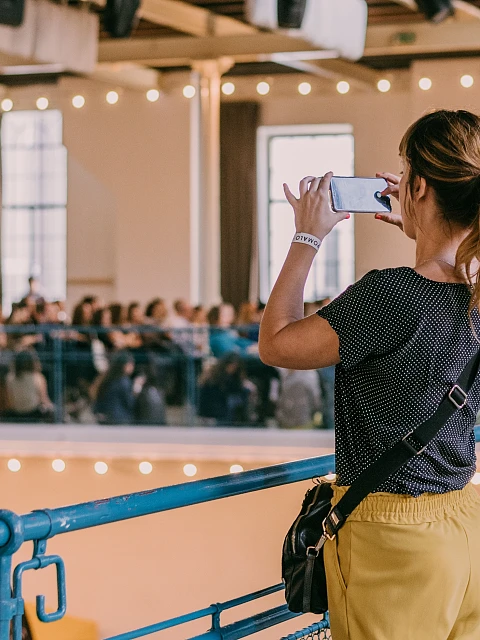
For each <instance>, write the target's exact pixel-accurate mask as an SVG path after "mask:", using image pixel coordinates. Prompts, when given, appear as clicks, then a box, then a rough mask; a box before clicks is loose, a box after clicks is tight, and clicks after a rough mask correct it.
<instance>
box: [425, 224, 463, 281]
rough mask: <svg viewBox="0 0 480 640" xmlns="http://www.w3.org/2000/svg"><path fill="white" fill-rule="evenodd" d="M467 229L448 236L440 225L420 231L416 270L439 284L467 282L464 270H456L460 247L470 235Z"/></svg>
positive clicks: (452, 231)
mask: <svg viewBox="0 0 480 640" xmlns="http://www.w3.org/2000/svg"><path fill="white" fill-rule="evenodd" d="M468 233H469V231H468V230H465V229H461V230H458V231H457V232H455V231H454V230H451V232H450V233H449V234H448V235H447V234H446V233H445V232H444V230H443V229H441V228H439V227H438V225H437V226H435V227H433V228H432V227H431V228H430V229H425V230H424V231H423V232H422V231H419V232H418V234H417V239H416V252H415V270H416V271H417V272H418V273H420V274H421V275H423V276H425V277H427V278H430V279H432V280H438V281H439V282H466V276H465V272H464V270H463V269H462V270H460V269H456V267H455V263H456V256H457V251H458V247H459V246H460V244H461V243H462V242H463V240H464V239H465V238H466V236H467V235H468Z"/></svg>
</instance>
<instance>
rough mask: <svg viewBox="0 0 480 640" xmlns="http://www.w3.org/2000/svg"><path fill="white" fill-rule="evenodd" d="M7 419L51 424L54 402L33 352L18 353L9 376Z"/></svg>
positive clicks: (7, 385)
mask: <svg viewBox="0 0 480 640" xmlns="http://www.w3.org/2000/svg"><path fill="white" fill-rule="evenodd" d="M6 387H7V406H8V412H7V416H8V417H10V418H13V419H15V420H16V421H18V422H40V421H45V422H48V421H50V420H51V419H52V417H53V403H52V401H51V400H50V398H49V397H48V391H47V381H46V379H45V376H44V375H43V374H42V372H41V366H40V361H39V359H38V357H37V355H36V354H35V352H33V351H19V352H18V353H16V354H15V357H14V360H13V371H11V372H10V373H9V374H8V375H7V384H6Z"/></svg>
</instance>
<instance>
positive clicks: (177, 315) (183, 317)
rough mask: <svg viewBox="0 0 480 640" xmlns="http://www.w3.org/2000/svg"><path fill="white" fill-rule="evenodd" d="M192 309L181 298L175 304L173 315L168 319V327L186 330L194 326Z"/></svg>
mask: <svg viewBox="0 0 480 640" xmlns="http://www.w3.org/2000/svg"><path fill="white" fill-rule="evenodd" d="M192 312H193V309H192V307H191V306H190V305H189V304H188V302H186V301H185V300H183V299H182V298H180V299H179V300H175V302H174V303H173V313H172V315H171V316H169V318H168V322H167V324H168V326H169V327H170V328H171V329H186V328H187V327H190V326H191V324H192V321H191V320H192Z"/></svg>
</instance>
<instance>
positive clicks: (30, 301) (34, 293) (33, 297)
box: [21, 276, 44, 307]
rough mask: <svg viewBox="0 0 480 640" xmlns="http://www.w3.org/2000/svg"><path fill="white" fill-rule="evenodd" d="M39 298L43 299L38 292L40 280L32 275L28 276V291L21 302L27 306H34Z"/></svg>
mask: <svg viewBox="0 0 480 640" xmlns="http://www.w3.org/2000/svg"><path fill="white" fill-rule="evenodd" d="M41 300H44V297H43V295H42V294H41V292H40V282H39V281H38V280H37V278H35V277H34V276H30V278H29V279H28V292H27V293H26V294H25V295H24V297H23V298H22V300H21V302H22V303H24V304H26V305H27V306H28V307H34V306H35V305H36V304H37V302H40V301H41Z"/></svg>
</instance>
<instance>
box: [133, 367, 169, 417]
mask: <svg viewBox="0 0 480 640" xmlns="http://www.w3.org/2000/svg"><path fill="white" fill-rule="evenodd" d="M140 386H141V390H140V392H139V394H138V396H137V399H136V402H135V422H136V424H147V425H165V424H167V414H166V402H165V391H164V389H163V385H162V384H161V381H160V380H159V377H158V373H157V368H156V366H155V362H154V361H153V359H152V358H150V359H149V361H148V363H147V367H146V371H145V376H144V378H143V380H142V379H140Z"/></svg>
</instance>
